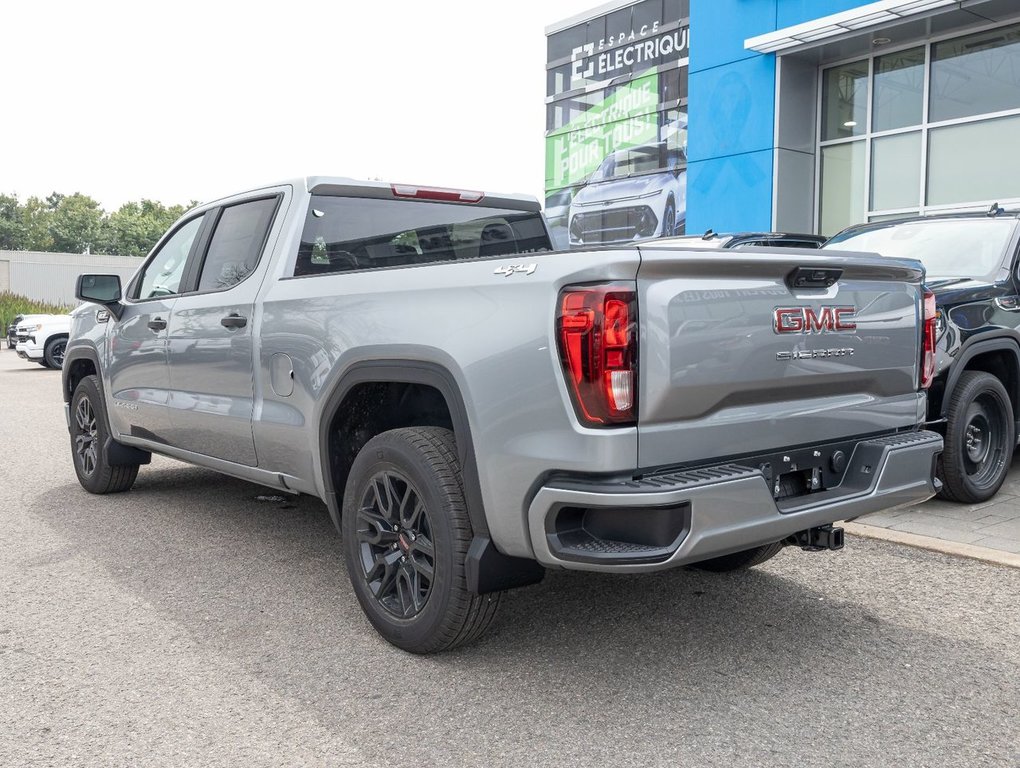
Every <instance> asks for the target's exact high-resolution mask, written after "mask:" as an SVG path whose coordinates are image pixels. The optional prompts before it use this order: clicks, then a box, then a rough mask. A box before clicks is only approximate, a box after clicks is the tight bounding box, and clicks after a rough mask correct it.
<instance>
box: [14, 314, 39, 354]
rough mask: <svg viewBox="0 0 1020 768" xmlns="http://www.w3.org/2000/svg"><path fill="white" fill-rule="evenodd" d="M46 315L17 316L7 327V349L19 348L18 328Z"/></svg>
mask: <svg viewBox="0 0 1020 768" xmlns="http://www.w3.org/2000/svg"><path fill="white" fill-rule="evenodd" d="M39 317H45V315H15V316H14V319H13V320H11V322H10V325H8V326H7V348H8V349H14V348H15V347H16V346H18V326H19V325H21V324H22V323H27V322H29V321H31V320H34V319H36V318H39Z"/></svg>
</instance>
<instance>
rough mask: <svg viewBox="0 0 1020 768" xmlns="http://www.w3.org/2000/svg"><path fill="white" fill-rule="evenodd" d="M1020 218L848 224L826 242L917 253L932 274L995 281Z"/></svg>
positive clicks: (899, 254) (833, 246) (829, 246)
mask: <svg viewBox="0 0 1020 768" xmlns="http://www.w3.org/2000/svg"><path fill="white" fill-rule="evenodd" d="M1015 226H1016V219H1012V218H1010V219H991V218H987V219H928V220H924V219H921V220H916V221H904V222H891V223H889V224H881V225H876V226H875V227H874V228H872V227H868V228H866V229H858V230H848V231H847V232H842V233H840V234H838V235H836V236H835V237H834V238H832V239H831V240H829V242H827V243H826V244H825V245H824V246H822V247H823V248H824V249H825V250H829V251H872V252H874V253H878V254H880V255H882V256H892V257H895V258H903V259H917V260H918V261H920V262H921V263H922V264H924V269H925V272H926V273H927V279H928V280H939V279H953V278H971V279H974V280H985V281H988V282H994V281H995V280H996V279H997V276H998V272H999V268H1000V267H1001V265H1002V263H1003V257H1004V256H1005V253H1006V246H1007V245H1009V241H1010V238H1011V237H1012V235H1013V228H1014V227H1015Z"/></svg>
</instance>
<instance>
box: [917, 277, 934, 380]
mask: <svg viewBox="0 0 1020 768" xmlns="http://www.w3.org/2000/svg"><path fill="white" fill-rule="evenodd" d="M922 305H923V314H922V317H923V318H924V325H923V326H922V331H921V382H920V383H921V389H928V387H930V386H931V382H932V379H934V378H935V324H936V319H937V317H938V312H937V310H936V308H935V294H934V293H932V292H931V291H929V290H928V289H927V288H926V289H925V290H924V298H923V299H922Z"/></svg>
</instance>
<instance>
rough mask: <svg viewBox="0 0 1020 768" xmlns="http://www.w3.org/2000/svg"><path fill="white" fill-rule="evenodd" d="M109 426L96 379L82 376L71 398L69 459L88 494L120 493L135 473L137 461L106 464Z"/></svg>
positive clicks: (132, 480)
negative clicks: (135, 462) (134, 462)
mask: <svg viewBox="0 0 1020 768" xmlns="http://www.w3.org/2000/svg"><path fill="white" fill-rule="evenodd" d="M109 438H110V428H109V426H108V422H107V420H106V405H105V403H104V402H103V395H102V392H101V391H100V389H99V379H98V378H97V377H96V376H95V375H92V376H86V377H85V378H83V379H82V380H81V381H79V382H78V386H77V387H75V390H74V395H73V396H72V397H71V459H72V462H73V464H74V473H75V475H77V477H78V482H79V483H81V487H82V488H84V489H85V490H86V491H88V492H89V493H120V492H122V491H126V490H128V489H129V488H130V487H131V486H132V485H133V484H134V482H135V478H136V477H137V476H138V465H137V464H117V465H113V464H110V463H109V461H108V459H107V452H106V444H107V442H108V441H109Z"/></svg>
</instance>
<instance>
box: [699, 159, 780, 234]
mask: <svg viewBox="0 0 1020 768" xmlns="http://www.w3.org/2000/svg"><path fill="white" fill-rule="evenodd" d="M694 201H697V202H696V203H694ZM771 228H772V150H771V149H767V150H764V151H762V152H749V153H746V154H743V155H728V156H726V157H717V158H714V159H712V160H702V161H700V162H695V163H689V164H688V166H687V233H688V234H691V235H694V234H698V233H700V232H704V231H705V230H707V229H714V230H715V231H716V232H741V231H762V232H768V231H769V230H770V229H771Z"/></svg>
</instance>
